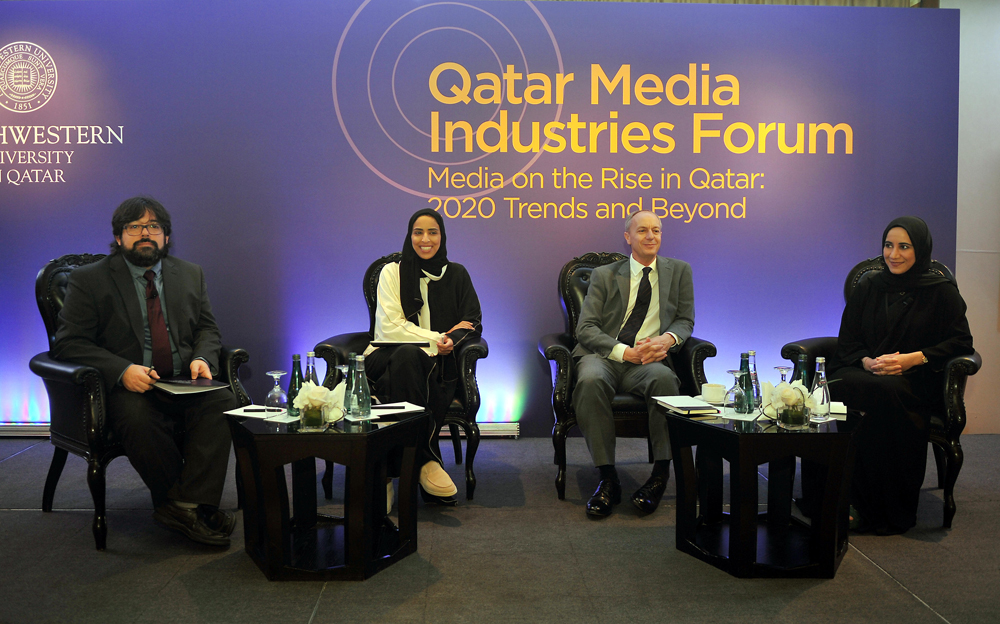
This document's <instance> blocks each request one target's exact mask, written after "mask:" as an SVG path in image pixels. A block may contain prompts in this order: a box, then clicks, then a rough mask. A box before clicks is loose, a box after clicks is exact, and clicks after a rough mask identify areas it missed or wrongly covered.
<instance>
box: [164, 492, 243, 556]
mask: <svg viewBox="0 0 1000 624" xmlns="http://www.w3.org/2000/svg"><path fill="white" fill-rule="evenodd" d="M153 520H155V521H156V522H158V523H159V524H161V525H163V526H164V527H166V528H168V529H170V530H172V531H177V532H178V533H180V534H181V535H183V536H184V537H186V538H188V539H190V540H193V541H195V542H198V543H199V544H208V545H209V546H222V547H224V548H229V538H228V537H226V536H225V535H223V534H222V533H219V532H218V531H213V530H212V529H210V528H209V527H208V525H207V524H205V522H204V521H203V520H202V519H201V517H200V516H199V514H198V509H197V508H193V509H186V508H184V507H179V506H178V505H177V504H176V503H175V502H173V501H170V502H169V503H167V504H166V505H161V506H159V507H157V508H156V511H154V512H153Z"/></svg>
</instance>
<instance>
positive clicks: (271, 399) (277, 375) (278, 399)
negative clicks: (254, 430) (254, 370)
mask: <svg viewBox="0 0 1000 624" xmlns="http://www.w3.org/2000/svg"><path fill="white" fill-rule="evenodd" d="M287 374H288V373H287V372H286V371H281V370H273V371H268V372H267V375H268V376H269V377H271V378H272V379H274V387H273V388H271V391H270V392H268V393H267V398H266V399H264V405H266V406H267V407H280V408H282V409H285V408H287V407H288V395H287V394H285V391H284V390H282V389H281V386H280V385H279V383H278V380H279V379H281V378H282V376H284V375H287Z"/></svg>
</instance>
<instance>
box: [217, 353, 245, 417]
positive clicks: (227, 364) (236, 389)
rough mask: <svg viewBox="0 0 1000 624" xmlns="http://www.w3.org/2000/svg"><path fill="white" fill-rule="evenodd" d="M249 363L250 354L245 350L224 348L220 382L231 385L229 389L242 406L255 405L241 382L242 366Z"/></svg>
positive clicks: (220, 366) (220, 361)
mask: <svg viewBox="0 0 1000 624" xmlns="http://www.w3.org/2000/svg"><path fill="white" fill-rule="evenodd" d="M249 361H250V354H249V353H247V352H246V350H245V349H240V348H236V347H233V348H230V347H227V346H225V345H223V346H222V354H221V355H220V357H219V381H224V382H226V383H228V384H229V389H230V390H232V391H233V394H234V395H235V396H236V400H237V401H239V402H240V406H244V405H250V404H251V403H253V401H251V400H250V395H249V394H247V391H246V388H244V387H243V382H242V381H240V366H243V365H244V364H246V363H247V362H249Z"/></svg>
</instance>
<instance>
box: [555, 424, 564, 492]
mask: <svg viewBox="0 0 1000 624" xmlns="http://www.w3.org/2000/svg"><path fill="white" fill-rule="evenodd" d="M552 446H554V447H555V451H556V456H555V462H554V463H555V464H556V465H557V466H559V472H558V473H556V493H557V494H558V495H559V500H565V499H566V432H565V431H564V430H563V429H562V428H561V427H559V426H558V425H556V428H555V431H553V432H552Z"/></svg>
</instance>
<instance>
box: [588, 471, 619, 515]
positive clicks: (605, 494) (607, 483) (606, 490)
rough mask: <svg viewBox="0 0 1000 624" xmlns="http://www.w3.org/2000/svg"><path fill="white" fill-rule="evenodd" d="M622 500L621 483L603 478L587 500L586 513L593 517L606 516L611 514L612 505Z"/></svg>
mask: <svg viewBox="0 0 1000 624" xmlns="http://www.w3.org/2000/svg"><path fill="white" fill-rule="evenodd" d="M620 502H622V485H621V483H619V482H618V481H614V480H612V479H604V480H602V481H601V483H600V485H598V486H597V490H596V491H595V492H594V495H593V496H591V497H590V500H589V501H587V515H588V516H592V517H594V518H606V517H608V516H610V515H611V511H612V508H613V506H614V505H617V504H618V503H620Z"/></svg>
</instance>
